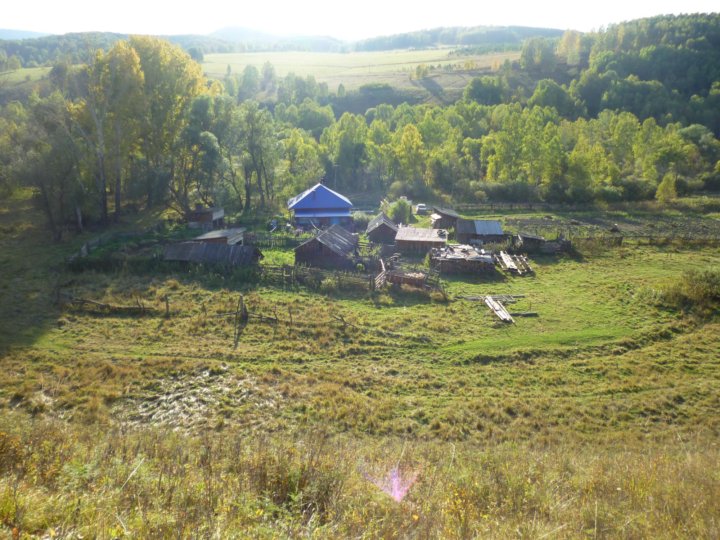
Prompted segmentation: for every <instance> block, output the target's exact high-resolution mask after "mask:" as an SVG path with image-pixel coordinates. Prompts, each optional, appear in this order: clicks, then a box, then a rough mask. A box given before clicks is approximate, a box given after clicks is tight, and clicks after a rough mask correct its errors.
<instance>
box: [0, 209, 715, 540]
mask: <svg viewBox="0 0 720 540" xmlns="http://www.w3.org/2000/svg"><path fill="white" fill-rule="evenodd" d="M12 203H13V208H14V211H6V210H3V211H0V226H1V227H2V229H1V230H0V233H1V234H0V247H2V251H1V253H2V257H1V258H0V268H1V269H2V273H3V275H4V276H12V277H11V278H9V279H4V280H3V283H2V286H0V320H1V322H2V324H1V325H0V326H2V333H1V334H0V335H1V337H2V345H3V352H2V353H1V354H2V357H1V361H2V366H3V369H2V371H1V372H0V407H2V412H3V414H2V415H0V442H2V444H3V448H4V450H3V456H4V457H3V459H5V460H6V461H4V462H3V463H9V464H14V465H13V466H14V467H16V468H15V469H13V470H14V471H15V472H14V473H13V472H10V471H6V474H4V475H3V476H2V477H1V478H0V502H2V505H0V516H1V517H2V519H4V520H8V521H7V522H11V521H10V520H14V522H19V523H21V524H22V527H23V531H24V533H28V534H34V535H37V536H52V535H56V536H57V535H60V536H63V535H66V536H68V535H76V534H82V535H83V536H98V537H110V536H122V534H123V530H124V529H123V528H124V527H127V528H128V529H129V528H132V530H133V531H140V533H141V534H142V535H143V536H146V537H171V536H173V534H181V535H191V534H195V533H198V534H205V533H208V534H210V533H211V532H212V531H216V532H217V531H221V534H223V533H224V534H230V535H231V534H233V533H234V532H237V531H239V530H241V531H246V532H249V533H250V534H252V535H254V536H257V537H259V538H265V537H267V538H270V537H273V535H274V534H276V533H277V531H278V530H282V531H285V532H286V533H287V534H288V535H289V536H302V535H309V534H316V535H320V536H324V535H333V536H336V537H362V536H365V537H390V538H395V537H408V536H413V535H416V536H427V537H444V538H463V537H471V536H473V535H477V534H481V535H483V536H493V537H502V538H509V537H516V536H517V535H518V531H520V533H521V534H522V535H526V536H529V537H541V536H543V535H544V536H546V537H550V536H557V537H559V538H577V537H582V536H593V535H595V536H598V537H603V536H605V537H612V536H623V535H626V536H633V537H661V536H663V535H664V534H665V533H666V532H667V531H683V532H682V534H681V535H684V536H686V537H712V536H713V535H714V534H715V532H716V531H717V521H716V516H717V512H718V507H717V501H718V500H720V497H718V494H720V491H718V490H719V489H720V488H719V487H718V486H720V483H718V478H717V475H716V474H715V473H714V472H713V471H717V470H718V467H717V464H718V452H717V445H716V441H717V436H718V431H719V430H720V426H719V425H718V418H719V416H718V414H717V411H718V409H719V408H720V403H719V402H718V397H717V396H718V395H720V392H719V391H718V390H719V388H718V387H719V386H720V384H719V381H718V365H717V364H718V359H717V354H716V351H717V350H718V349H720V326H719V325H718V323H717V321H716V319H714V318H712V317H711V318H709V319H707V318H704V317H702V316H699V315H694V314H689V315H683V314H681V313H680V312H678V311H676V310H672V309H667V308H665V307H663V305H662V304H661V303H659V302H658V300H659V299H661V298H662V294H661V291H662V288H663V286H664V285H665V284H668V283H672V282H675V281H676V280H677V279H678V277H679V276H681V275H682V273H683V271H684V270H686V269H687V268H693V267H696V268H708V267H717V264H718V259H719V258H720V254H719V253H718V249H717V248H716V247H709V246H695V247H687V246H683V245H674V244H672V243H670V244H669V245H664V246H640V247H638V248H635V247H634V246H628V245H624V246H622V247H619V248H610V249H606V248H602V247H600V248H597V249H592V250H587V253H584V252H580V253H579V254H576V255H574V256H560V257H558V258H554V257H541V258H533V259H532V261H531V262H532V264H533V266H534V268H535V276H525V277H513V276H503V275H501V274H499V273H498V274H497V275H496V276H495V278H494V279H489V280H488V279H487V278H470V279H468V278H467V277H454V278H452V279H449V280H447V281H446V283H445V285H446V289H447V291H448V295H449V298H450V301H449V302H446V301H445V300H444V298H442V296H437V295H433V296H429V295H428V294H427V293H418V292H415V291H410V290H392V289H391V290H388V291H385V292H383V293H378V294H375V295H369V294H368V293H367V292H365V291H348V290H345V289H344V288H342V287H341V288H340V289H333V287H332V286H331V284H328V285H327V286H326V287H325V289H324V290H321V291H319V292H318V291H312V290H308V289H305V288H297V289H296V288H292V287H286V290H283V288H282V287H280V286H273V287H269V286H266V285H262V284H253V283H242V282H232V281H228V280H227V279H226V278H224V277H223V276H222V275H217V274H213V273H205V274H201V273H198V272H180V271H178V272H176V273H174V274H165V273H152V272H151V273H149V274H148V273H136V272H132V271H129V270H128V269H125V270H123V269H119V270H118V269H114V270H112V271H108V272H98V271H87V272H68V271H67V270H64V269H63V268H64V266H63V264H62V263H61V261H63V260H64V258H65V257H66V256H67V255H69V254H70V253H72V252H74V251H76V250H77V249H78V248H79V246H80V245H81V244H82V243H83V242H86V241H87V240H89V239H90V238H91V237H92V234H91V233H88V234H86V235H84V236H82V237H79V238H76V239H74V241H73V242H72V244H70V245H60V246H58V245H55V244H52V243H51V242H50V240H49V238H47V236H46V235H45V234H44V232H43V231H42V229H41V227H40V226H39V225H38V224H33V223H29V222H28V221H27V220H26V216H27V215H28V213H27V212H26V211H23V209H24V208H25V206H24V205H25V204H26V201H25V200H14V201H12ZM143 219H144V218H143ZM125 226H126V227H129V228H132V229H136V230H137V229H142V228H145V226H146V224H144V223H143V224H138V223H135V224H125ZM290 255H291V252H289V251H288V250H274V252H273V253H272V255H271V256H270V257H268V260H269V261H273V260H274V261H275V262H280V261H281V260H283V258H285V260H286V259H288V258H289V257H290ZM58 284H59V285H62V287H63V290H65V291H69V292H72V293H74V294H77V295H82V296H86V297H88V298H94V299H97V300H102V301H105V302H108V303H113V304H117V305H134V303H135V302H137V301H138V300H140V302H141V303H142V304H144V305H146V306H147V307H148V308H153V309H155V310H156V311H153V312H148V313H146V314H145V315H143V316H137V315H128V314H117V313H115V314H114V313H107V312H92V311H91V310H74V309H71V308H70V307H69V306H65V307H64V308H60V307H59V306H56V305H55V304H54V300H53V298H54V297H53V291H54V288H55V286H56V285H58ZM488 293H492V294H498V293H506V294H507V293H510V294H522V295H525V296H524V298H522V299H519V302H518V303H517V304H511V305H510V306H509V307H510V309H511V310H512V311H515V310H517V311H527V312H530V311H532V312H537V315H538V316H537V317H518V318H517V319H516V321H517V323H516V324H515V325H505V324H503V323H500V322H499V321H497V320H496V319H495V318H494V316H493V315H491V314H490V313H489V311H488V310H487V308H485V307H484V306H483V305H482V304H481V303H479V302H474V301H471V300H465V299H459V297H460V296H475V295H478V296H479V295H482V294H488ZM240 294H243V297H244V299H245V301H246V303H247V306H248V308H249V310H250V313H254V314H258V315H268V316H277V318H278V319H279V320H280V323H278V324H272V323H270V322H267V321H260V320H254V321H251V322H250V323H249V324H248V325H247V326H246V327H245V328H244V330H243V332H242V333H241V334H240V336H239V339H238V345H237V348H235V346H234V342H235V339H236V338H237V337H238V336H236V335H235V326H234V325H233V323H232V316H231V317H228V316H227V315H226V314H227V312H234V310H235V309H236V306H237V300H238V297H239V295H240ZM166 295H169V296H170V308H171V316H170V317H168V318H165V317H164V315H163V312H164V302H163V298H164V297H165V296H166ZM290 319H292V323H290ZM18 445H20V446H18ZM18 448H22V449H24V450H22V451H18V450H17V449H18ZM393 466H395V467H401V468H402V470H403V471H416V472H417V474H418V482H417V484H416V485H415V486H413V487H412V489H411V491H410V494H409V496H408V497H407V499H406V501H404V502H403V503H401V504H398V503H395V501H393V500H392V499H390V498H389V497H387V496H386V495H385V494H383V493H382V492H380V491H379V490H377V488H375V486H374V485H373V484H372V483H371V482H369V481H367V479H366V478H367V477H366V476H365V474H366V472H367V473H369V474H372V475H375V476H377V477H381V476H382V475H383V474H385V473H386V471H388V470H390V468H391V467H393ZM29 473H32V474H29ZM13 486H14V487H13ZM13 493H14V494H15V495H13ZM240 493H242V494H243V495H242V497H239V495H238V494H240ZM188 501H191V504H192V506H193V508H196V509H198V511H197V513H193V514H189V513H188V512H187V504H188ZM29 509H32V512H30V511H29ZM18 516H19V517H18ZM3 527H4V526H3ZM2 530H3V533H4V532H6V531H7V532H8V534H11V531H10V529H9V528H7V527H6V528H4V529H2Z"/></svg>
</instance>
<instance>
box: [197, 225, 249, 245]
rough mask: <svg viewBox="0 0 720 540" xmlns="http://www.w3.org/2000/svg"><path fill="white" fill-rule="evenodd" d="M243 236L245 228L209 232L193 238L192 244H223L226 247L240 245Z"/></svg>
mask: <svg viewBox="0 0 720 540" xmlns="http://www.w3.org/2000/svg"><path fill="white" fill-rule="evenodd" d="M244 235H245V228H244V227H238V228H234V229H217V230H215V231H209V232H206V233H205V234H201V235H200V236H198V237H196V238H193V242H205V243H208V244H225V245H227V246H234V245H235V244H242V243H243V238H244Z"/></svg>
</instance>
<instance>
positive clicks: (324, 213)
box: [295, 208, 350, 218]
mask: <svg viewBox="0 0 720 540" xmlns="http://www.w3.org/2000/svg"><path fill="white" fill-rule="evenodd" d="M295 217H296V218H326V217H329V218H332V217H350V209H349V208H348V209H347V210H295Z"/></svg>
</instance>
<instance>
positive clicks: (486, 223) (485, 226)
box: [456, 219, 504, 236]
mask: <svg viewBox="0 0 720 540" xmlns="http://www.w3.org/2000/svg"><path fill="white" fill-rule="evenodd" d="M456 232H457V233H458V234H477V235H480V236H502V235H503V234H504V233H503V230H502V225H500V222H499V221H496V220H491V219H475V220H472V219H461V220H458V223H457V228H456Z"/></svg>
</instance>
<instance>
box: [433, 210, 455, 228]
mask: <svg viewBox="0 0 720 540" xmlns="http://www.w3.org/2000/svg"><path fill="white" fill-rule="evenodd" d="M458 219H461V218H460V214H458V213H457V212H456V211H455V210H453V209H452V208H443V207H442V206H433V209H432V214H431V215H430V220H431V222H432V228H433V229H454V228H455V226H456V225H457V221H458Z"/></svg>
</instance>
